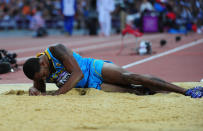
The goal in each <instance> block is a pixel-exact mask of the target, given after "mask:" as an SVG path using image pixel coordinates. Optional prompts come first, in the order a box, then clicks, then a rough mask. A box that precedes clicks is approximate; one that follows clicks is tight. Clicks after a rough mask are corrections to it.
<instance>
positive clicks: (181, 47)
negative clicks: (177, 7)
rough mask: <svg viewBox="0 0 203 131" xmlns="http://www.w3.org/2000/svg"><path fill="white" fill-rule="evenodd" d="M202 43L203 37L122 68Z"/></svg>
mask: <svg viewBox="0 0 203 131" xmlns="http://www.w3.org/2000/svg"><path fill="white" fill-rule="evenodd" d="M202 43H203V39H200V40H198V41H194V42H191V43H188V44H186V45H183V46H179V47H177V48H174V49H171V50H168V51H166V52H163V53H160V54H157V55H154V56H151V57H148V58H145V59H142V60H139V61H136V62H133V63H130V64H127V65H124V66H122V68H124V69H126V68H129V67H132V66H135V65H138V64H141V63H144V62H148V61H151V60H154V59H156V58H159V57H162V56H165V55H169V54H171V53H174V52H177V51H180V50H183V49H186V48H189V47H192V46H195V45H198V44H202Z"/></svg>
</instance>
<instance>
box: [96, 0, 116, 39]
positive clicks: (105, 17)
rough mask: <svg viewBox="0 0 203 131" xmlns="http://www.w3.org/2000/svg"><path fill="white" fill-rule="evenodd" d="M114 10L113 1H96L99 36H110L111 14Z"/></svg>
mask: <svg viewBox="0 0 203 131" xmlns="http://www.w3.org/2000/svg"><path fill="white" fill-rule="evenodd" d="M114 9H115V3H114V0H97V11H98V13H99V16H98V20H99V24H100V28H101V35H104V36H110V33H111V13H112V12H113V11H114Z"/></svg>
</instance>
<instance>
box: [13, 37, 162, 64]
mask: <svg viewBox="0 0 203 131" xmlns="http://www.w3.org/2000/svg"><path fill="white" fill-rule="evenodd" d="M160 36H162V34H159V35H153V36H145V37H143V38H142V39H154V38H157V37H160ZM140 40H141V39H139V40H138V41H140ZM134 41H135V40H134V38H132V39H126V40H125V45H127V44H130V43H132V42H134ZM120 44H121V43H120V41H112V42H106V43H103V44H97V45H90V46H86V47H80V48H73V49H72V50H73V51H76V52H81V51H90V50H94V49H99V48H107V47H112V46H116V45H120ZM38 48H39V47H36V48H29V49H25V50H23V49H21V50H23V51H24V52H26V51H27V50H29V51H31V50H37V49H38ZM30 57H35V56H27V57H20V58H17V61H18V62H19V61H20V62H22V61H25V60H26V59H28V58H30Z"/></svg>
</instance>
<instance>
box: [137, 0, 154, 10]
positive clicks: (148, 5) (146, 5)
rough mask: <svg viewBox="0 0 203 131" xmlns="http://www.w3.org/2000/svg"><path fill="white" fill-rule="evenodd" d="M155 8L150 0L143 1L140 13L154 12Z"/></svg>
mask: <svg viewBox="0 0 203 131" xmlns="http://www.w3.org/2000/svg"><path fill="white" fill-rule="evenodd" d="M153 10H154V7H153V6H152V4H151V3H150V2H149V1H148V0H143V1H142V3H141V6H140V12H141V13H142V12H145V11H153Z"/></svg>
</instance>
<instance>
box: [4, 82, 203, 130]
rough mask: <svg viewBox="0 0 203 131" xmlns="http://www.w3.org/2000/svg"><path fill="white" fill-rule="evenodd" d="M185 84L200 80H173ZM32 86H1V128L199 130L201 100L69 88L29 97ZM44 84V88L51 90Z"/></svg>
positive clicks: (202, 109) (202, 120) (202, 127)
mask: <svg viewBox="0 0 203 131" xmlns="http://www.w3.org/2000/svg"><path fill="white" fill-rule="evenodd" d="M176 84H178V85H181V86H182V87H185V88H189V87H192V86H194V85H203V83H176ZM29 86H30V84H15V85H14V84H13V85H12V84H10V85H4V84H1V85H0V93H1V95H0V131H20V130H22V131H53V130H54V131H56V130H57V131H71V130H72V131H88V130H90V131H91V130H96V131H139V130H140V131H145V130H147V131H148V130H152V131H158V130H164V131H165V130H166V131H169V130H170V131H174V130H175V131H181V130H184V131H187V130H188V131H202V130H203V99H192V98H190V97H185V96H183V95H179V94H175V93H170V94H156V95H152V96H136V95H134V94H129V93H106V92H103V91H98V90H95V89H88V90H86V95H81V90H76V89H73V90H71V91H70V92H68V93H67V94H65V95H60V96H28V94H27V89H28V87H29ZM55 88H56V87H55V86H54V85H48V89H49V90H51V89H55Z"/></svg>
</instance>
